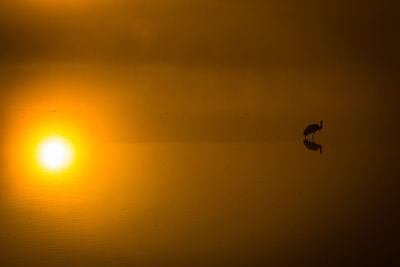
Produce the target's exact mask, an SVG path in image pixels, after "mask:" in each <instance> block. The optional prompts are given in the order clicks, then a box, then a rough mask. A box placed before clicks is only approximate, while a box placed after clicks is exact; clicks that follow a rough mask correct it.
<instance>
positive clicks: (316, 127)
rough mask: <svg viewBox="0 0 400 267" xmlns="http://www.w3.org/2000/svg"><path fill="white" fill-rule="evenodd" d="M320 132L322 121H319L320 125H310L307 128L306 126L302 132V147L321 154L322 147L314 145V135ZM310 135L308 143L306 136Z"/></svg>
mask: <svg viewBox="0 0 400 267" xmlns="http://www.w3.org/2000/svg"><path fill="white" fill-rule="evenodd" d="M320 130H322V120H321V121H320V124H319V125H318V124H311V125H309V126H307V128H306V129H305V130H304V132H303V135H304V145H305V146H306V147H307V148H308V149H310V150H314V151H317V150H319V153H320V154H322V145H320V144H316V143H315V142H314V134H315V132H317V131H320ZM310 134H312V141H309V140H308V139H307V136H308V135H310Z"/></svg>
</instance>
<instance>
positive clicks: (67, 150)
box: [39, 138, 72, 170]
mask: <svg viewBox="0 0 400 267" xmlns="http://www.w3.org/2000/svg"><path fill="white" fill-rule="evenodd" d="M71 160H72V148H71V145H70V144H68V143H67V142H66V141H65V140H63V139H61V138H48V139H47V140H45V141H44V142H43V143H42V144H41V145H40V146H39V162H40V163H41V165H43V166H44V167H46V168H47V169H51V170H60V169H62V168H65V167H67V166H68V165H69V164H70V162H71Z"/></svg>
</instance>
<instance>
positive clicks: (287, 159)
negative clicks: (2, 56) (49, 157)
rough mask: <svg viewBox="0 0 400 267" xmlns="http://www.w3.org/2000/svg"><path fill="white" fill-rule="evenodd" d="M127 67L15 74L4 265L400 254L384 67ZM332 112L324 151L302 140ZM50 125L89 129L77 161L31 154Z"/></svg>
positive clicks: (329, 259)
mask: <svg viewBox="0 0 400 267" xmlns="http://www.w3.org/2000/svg"><path fill="white" fill-rule="evenodd" d="M116 68H117V67H114V68H112V67H107V68H106V69H101V70H99V69H97V68H89V67H84V68H82V69H83V70H85V71H86V72H82V69H80V70H76V68H75V67H64V66H63V67H60V66H59V67H56V70H54V68H52V67H35V68H34V67H23V68H22V67H15V68H14V69H13V68H10V69H3V72H2V73H3V74H2V75H3V76H7V77H9V78H8V81H7V82H4V83H3V85H2V86H3V88H5V89H4V90H3V93H2V96H3V100H2V101H3V102H2V111H3V113H2V128H3V129H4V131H3V133H2V139H3V142H2V146H1V150H2V153H1V166H2V170H1V189H0V192H1V194H0V218H1V220H0V255H1V257H0V260H1V263H0V264H1V265H2V266H102V265H108V266H209V265H212V266H237V265H239V266H249V265H265V264H270V265H272V266H274V265H286V266H298V265H302V264H304V265H305V264H317V265H319V266H323V265H329V264H332V265H337V264H340V262H341V261H342V260H346V259H348V260H350V261H353V260H354V261H355V262H356V263H359V264H363V263H365V262H379V261H383V262H384V261H385V260H386V259H387V258H388V255H394V253H396V252H397V250H396V246H394V245H393V244H394V242H395V241H394V240H398V238H399V228H398V223H399V216H398V196H397V195H398V185H399V183H398V180H397V179H398V177H399V176H398V174H399V169H398V160H397V158H398V157H397V148H398V142H397V141H396V137H397V135H396V130H395V125H394V122H395V114H397V113H396V108H395V106H394V100H392V98H391V96H390V95H385V93H382V92H381V91H380V88H379V83H378V82H376V81H375V80H376V79H375V78H374V77H372V78H368V74H369V73H370V70H362V71H360V70H353V71H352V72H351V71H350V72H348V70H346V71H343V70H338V69H327V70H323V71H319V72H318V73H317V74H318V75H316V72H315V70H307V71H304V70H301V71H300V70H292V69H285V70H282V71H273V72H271V70H263V71H258V72H255V73H254V72H252V71H249V70H237V69H228V70H227V69H216V70H213V71H210V70H202V69H190V70H187V69H180V68H176V67H170V66H162V67H149V66H147V67H135V68H124V67H121V66H119V67H118V69H116ZM113 69H114V70H113ZM360 73H361V74H362V75H361V74H360ZM199 81H203V82H202V84H199ZM228 81H229V82H228ZM332 81H336V82H335V83H332ZM322 84H323V85H322ZM339 85H340V86H339ZM354 85H357V86H358V89H357V90H350V89H351V88H352V87H353V86H354ZM49 107H50V108H53V107H54V108H55V109H57V112H56V113H57V114H49V112H48V110H49ZM96 118H97V119H96ZM320 119H323V120H324V128H323V129H322V131H321V132H319V133H317V134H316V136H315V140H316V142H317V143H319V144H322V146H323V153H322V154H319V152H315V151H311V150H307V149H306V147H305V146H304V144H303V137H302V132H303V130H304V128H305V127H306V126H307V125H308V124H310V123H315V122H319V120H320ZM40 125H46V127H45V129H46V130H49V129H50V130H51V126H54V129H57V130H59V131H61V133H65V134H66V135H67V136H74V137H77V139H79V138H80V139H79V140H80V142H79V145H77V147H76V150H77V153H78V154H79V153H80V157H79V158H77V162H76V165H75V166H72V167H71V170H70V171H67V172H65V173H59V174H53V175H52V174H48V173H47V174H46V173H43V172H40V171H38V170H36V169H35V167H34V165H35V162H34V156H33V155H32V157H30V155H27V154H26V153H22V154H21V152H20V151H21V149H20V148H21V147H23V146H24V145H23V144H24V142H25V141H24V140H25V139H26V138H28V137H29V136H30V135H33V134H35V135H38V132H37V131H36V130H35V129H36V128H38V127H39V128H40ZM49 125H50V126H49ZM60 125H61V126H62V125H68V129H66V128H65V127H64V128H63V127H61V126H60ZM82 140H83V141H82ZM80 151H85V153H83V152H80ZM337 255H340V256H341V257H340V259H339V258H336V256H337ZM355 255H356V256H355Z"/></svg>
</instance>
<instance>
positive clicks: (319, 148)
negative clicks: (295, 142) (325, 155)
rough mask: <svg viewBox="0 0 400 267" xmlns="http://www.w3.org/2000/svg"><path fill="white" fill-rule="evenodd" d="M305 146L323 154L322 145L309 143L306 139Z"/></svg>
mask: <svg viewBox="0 0 400 267" xmlns="http://www.w3.org/2000/svg"><path fill="white" fill-rule="evenodd" d="M304 145H305V146H306V147H307V148H308V149H310V150H314V151H317V150H319V153H320V154H322V145H320V144H316V143H314V142H313V141H308V140H307V139H304Z"/></svg>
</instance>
